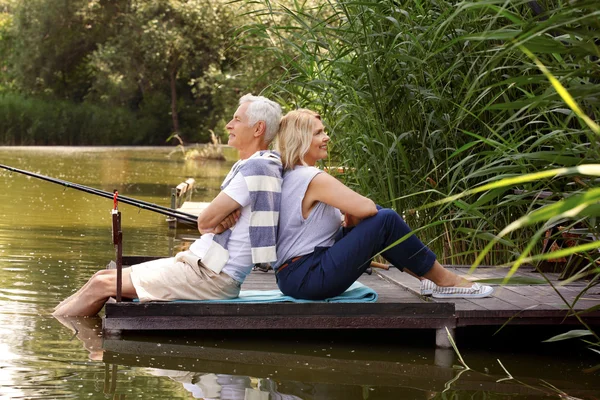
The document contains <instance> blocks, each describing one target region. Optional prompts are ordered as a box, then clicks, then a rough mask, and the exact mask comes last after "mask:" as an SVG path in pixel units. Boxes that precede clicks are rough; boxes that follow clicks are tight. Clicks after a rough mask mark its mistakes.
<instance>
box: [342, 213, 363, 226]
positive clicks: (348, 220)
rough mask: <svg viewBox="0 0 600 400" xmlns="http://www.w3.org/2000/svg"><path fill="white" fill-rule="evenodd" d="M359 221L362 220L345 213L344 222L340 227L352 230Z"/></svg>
mask: <svg viewBox="0 0 600 400" xmlns="http://www.w3.org/2000/svg"><path fill="white" fill-rule="evenodd" d="M360 221H362V219H360V218H358V217H355V216H354V215H352V214H348V213H345V214H344V220H343V221H342V226H343V227H344V228H352V227H353V226H356V225H358V223H359V222H360Z"/></svg>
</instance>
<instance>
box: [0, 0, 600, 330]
mask: <svg viewBox="0 0 600 400" xmlns="http://www.w3.org/2000/svg"><path fill="white" fill-rule="evenodd" d="M599 16H600V3H599V2H598V1H597V0H577V1H566V0H563V1H559V0H546V1H523V0H510V1H505V0H489V1H485V2H482V1H461V2H455V1H450V0H436V1H428V2H420V1H397V0H366V1H351V0H307V1H302V2H297V1H292V0H289V1H280V2H272V1H269V0H261V1H250V0H234V1H231V2H219V1H216V0H212V1H203V2H200V1H183V0H151V1H129V0H128V1H125V0H122V1H121V0H118V1H116V2H111V5H110V6H109V5H101V4H100V3H97V2H93V3H89V2H85V1H82V0H77V1H72V2H68V3H60V4H59V3H56V2H52V1H51V0H36V1H28V2H26V1H20V0H0V144H70V145H86V144H87V145H89V144H128V145H133V144H139V145H142V144H145V145H148V144H152V145H157V144H164V143H165V140H166V139H167V138H169V137H173V134H174V133H175V134H177V135H178V137H180V138H181V140H182V141H185V142H186V143H188V142H208V141H209V135H210V132H211V130H212V131H214V132H215V137H216V138H217V139H218V138H219V137H222V138H224V137H225V136H224V135H225V130H224V126H225V121H226V120H227V117H228V112H229V111H230V110H231V109H233V108H234V105H235V102H236V101H237V98H238V97H239V95H240V94H243V93H246V92H254V93H262V94H265V95H267V96H270V97H271V98H273V99H274V100H277V101H279V102H280V103H281V104H282V105H284V108H286V109H287V110H290V109H294V108H297V107H306V108H311V109H314V110H316V111H318V112H319V113H321V114H322V116H323V120H324V122H325V124H326V126H327V129H328V132H329V133H330V134H331V136H332V143H333V144H332V146H331V152H332V158H331V161H330V165H335V166H343V167H346V170H345V173H344V174H342V175H340V178H341V179H343V180H344V181H345V182H346V183H347V184H349V185H350V186H352V187H353V188H355V189H356V190H358V191H359V192H360V193H362V194H364V195H366V196H368V197H370V198H372V199H373V200H375V201H376V202H377V203H379V204H381V205H382V206H386V207H391V208H394V209H396V210H398V211H399V212H400V213H401V214H402V215H403V216H404V218H405V219H406V221H407V223H408V224H409V225H411V226H412V227H415V228H416V229H415V233H416V234H418V235H419V237H420V238H422V239H424V242H425V243H426V244H428V245H429V246H430V247H431V248H432V250H434V252H435V253H436V254H438V256H439V258H440V261H441V262H443V263H448V264H470V265H473V266H474V267H476V266H477V265H479V264H487V265H501V266H505V267H506V269H507V274H508V275H510V274H511V271H514V270H516V269H517V268H518V267H519V266H520V265H524V264H531V265H534V266H537V267H538V268H539V270H540V271H541V272H543V271H545V270H549V269H552V270H554V269H562V270H564V271H565V273H564V278H565V279H585V280H586V282H589V284H588V286H587V288H586V289H585V290H584V291H583V292H582V293H581V296H584V295H585V293H586V291H587V290H590V289H592V288H594V287H596V285H597V284H598V283H599V281H600V252H599V251H598V248H600V224H599V220H598V218H599V217H600V205H599V201H600V162H599V160H600V127H599V125H598V124H599V120H598V119H599V118H600V97H599V96H598V93H600V61H599V60H600V18H599ZM58 21H61V22H58ZM170 143H172V144H176V143H177V142H173V141H170ZM188 150H189V149H188ZM595 338H596V340H599V341H600V339H599V338H598V337H595Z"/></svg>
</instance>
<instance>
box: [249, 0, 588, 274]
mask: <svg viewBox="0 0 600 400" xmlns="http://www.w3.org/2000/svg"><path fill="white" fill-rule="evenodd" d="M254 3H256V2H254ZM264 3H265V5H267V6H268V7H265V9H264V10H262V11H257V12H255V16H256V18H257V23H256V25H254V26H248V27H245V30H244V31H243V32H242V33H243V34H244V33H246V34H247V33H254V34H259V35H261V37H263V38H266V39H268V40H270V43H269V44H268V45H265V50H271V51H273V52H275V53H276V54H277V56H278V57H279V58H280V61H281V64H282V70H283V71H284V74H283V75H282V77H281V78H280V79H279V80H278V81H277V82H275V83H273V84H272V85H271V87H269V89H268V90H269V91H270V92H271V93H272V94H273V95H274V96H276V97H278V98H280V99H281V100H282V101H285V102H287V104H288V105H289V107H297V106H302V107H308V108H313V109H316V110H317V111H319V112H321V113H322V114H323V116H324V119H325V122H326V124H327V125H328V128H329V131H330V133H331V134H332V142H333V146H334V148H333V153H334V155H333V157H332V159H333V160H335V163H341V164H343V165H345V166H348V167H351V168H352V169H351V170H350V171H349V172H348V173H346V175H345V177H344V179H346V181H347V182H348V183H349V184H351V185H353V186H354V187H355V188H357V190H359V191H360V192H361V193H363V194H365V195H368V196H370V197H372V198H373V199H375V200H376V201H377V202H379V203H380V204H382V205H385V206H391V207H393V208H395V209H396V210H398V211H399V212H400V213H402V215H403V216H404V217H405V218H406V220H407V222H408V223H409V224H410V225H411V226H413V227H421V229H420V230H419V233H418V234H419V236H420V237H421V238H422V239H424V241H425V242H426V243H428V244H429V245H430V246H431V247H432V248H433V249H434V251H436V253H437V254H438V255H439V256H440V258H441V259H443V261H445V262H448V263H454V264H462V263H472V262H474V261H475V259H477V258H478V256H479V255H480V254H481V250H482V249H484V248H486V245H488V243H490V241H492V240H495V243H494V246H493V247H492V248H491V249H489V251H486V254H485V256H484V257H483V258H482V259H481V260H479V261H480V262H482V263H485V264H505V263H510V262H511V261H514V260H516V259H517V258H518V257H519V255H520V254H521V253H522V251H523V249H524V248H526V247H527V246H528V244H529V243H530V239H531V238H532V237H534V236H535V235H536V232H538V230H539V229H540V228H541V227H542V226H543V224H542V222H539V223H538V224H534V225H531V226H524V227H522V228H521V229H519V230H515V231H512V232H510V233H509V234H507V235H505V236H502V237H501V238H499V237H498V233H499V232H501V231H502V229H503V228H504V227H506V226H508V225H509V224H511V223H512V222H513V221H515V220H518V219H519V218H521V217H522V216H524V215H527V214H529V213H531V212H533V211H535V210H538V209H539V208H540V207H543V206H546V205H550V204H553V203H555V202H556V201H559V200H561V199H563V198H564V197H565V196H566V197H569V196H572V195H575V194H578V193H581V192H583V191H585V190H587V188H589V187H593V186H594V185H597V182H598V180H597V178H595V177H583V176H573V175H570V176H557V177H553V178H544V179H539V180H533V181H528V182H522V183H519V184H517V185H512V186H503V187H498V188H494V189H490V190H487V191H485V192H481V193H476V194H469V195H467V196H464V197H461V198H460V199H457V200H454V201H452V202H447V203H445V204H443V205H439V206H437V207H431V208H425V209H424V208H420V207H421V206H422V205H423V204H427V203H432V202H435V201H437V200H439V199H442V198H446V197H447V196H452V195H455V194H459V193H463V192H465V191H467V190H469V189H472V188H475V187H478V186H480V185H483V184H486V183H489V182H494V181H497V180H500V179H503V178H508V177H514V176H520V175H522V174H527V173H533V172H538V171H545V170H548V169H553V168H559V167H572V166H577V165H582V164H588V163H594V162H597V160H600V145H599V142H598V139H599V136H598V135H597V134H596V133H595V132H594V129H592V128H591V127H590V125H589V124H587V123H586V121H585V118H586V117H587V118H589V119H590V120H592V121H593V120H597V118H598V115H600V105H599V100H600V99H599V98H598V93H600V66H599V63H598V57H599V56H600V51H599V50H598V45H597V44H596V42H597V41H598V40H599V39H598V35H599V34H598V32H599V31H600V29H599V28H600V26H598V25H599V24H600V23H599V22H598V21H599V20H600V19H599V18H598V16H599V14H600V4H597V2H596V1H577V2H568V1H545V2H543V4H542V5H543V7H544V8H545V9H546V11H545V12H544V13H542V14H540V15H536V13H535V12H534V11H533V10H532V8H531V7H530V6H529V3H531V2H528V1H498V0H485V1H476V2H475V1H473V2H469V1H464V2H460V3H456V2H452V1H427V2H425V1H392V0H379V1H375V0H363V1H346V0H327V1H313V2H303V3H301V2H294V3H293V5H291V6H289V7H277V6H276V5H275V4H274V3H271V2H268V1H265V2H264ZM539 3H542V2H539ZM527 52H529V54H527ZM530 55H534V56H535V59H532V58H531V57H530ZM537 62H539V63H541V64H542V65H543V66H545V68H546V69H547V72H548V73H549V74H550V75H551V76H552V77H555V79H556V80H557V81H558V82H560V83H561V84H562V85H563V87H564V88H565V90H566V91H567V92H568V93H569V94H570V95H571V96H572V98H573V100H574V102H576V103H577V104H579V106H580V107H581V111H582V113H584V115H581V114H580V115H578V113H577V112H576V110H574V109H573V108H572V107H570V104H569V103H568V102H565V100H564V98H563V97H561V94H560V93H559V92H558V91H557V90H556V88H555V87H553V85H552V82H551V80H549V79H548V76H549V75H547V74H546V75H545V73H544V72H543V71H542V70H541V69H540V67H539V64H538V63H537ZM543 192H544V193H545V192H549V193H550V195H549V196H546V197H543V198H542V197H540V194H541V193H543ZM557 216H558V214H557ZM596 217H597V216H596V215H595V214H594V213H592V214H591V215H582V216H580V217H579V216H577V215H574V216H571V217H563V219H564V220H569V221H571V222H569V223H571V224H572V223H573V220H575V221H577V223H578V224H577V226H578V227H580V228H582V229H588V230H589V232H590V234H594V233H595V234H597V233H598V228H597V223H596ZM561 221H562V220H556V219H555V220H553V221H551V223H559V222H561ZM565 224H566V222H565ZM541 243H542V241H541V240H538V241H537V242H536V243H535V244H534V245H533V246H534V251H539V250H540V249H541ZM588 258H589V260H588V262H587V265H588V266H593V264H594V262H595V261H596V260H597V258H598V255H597V254H596V255H595V256H594V255H592V256H591V257H588Z"/></svg>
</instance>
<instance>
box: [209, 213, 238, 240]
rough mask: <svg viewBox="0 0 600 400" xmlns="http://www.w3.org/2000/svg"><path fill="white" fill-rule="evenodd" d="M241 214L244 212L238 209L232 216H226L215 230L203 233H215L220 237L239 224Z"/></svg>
mask: <svg viewBox="0 0 600 400" xmlns="http://www.w3.org/2000/svg"><path fill="white" fill-rule="evenodd" d="M241 214H242V211H241V210H240V209H239V208H238V209H237V210H234V211H233V212H232V213H231V214H229V215H228V216H226V217H225V218H224V219H223V221H221V222H219V224H218V225H217V226H215V228H214V229H211V230H210V231H204V232H202V233H214V234H216V235H218V234H219V233H223V232H225V231H226V230H227V229H229V228H231V227H232V226H234V225H235V224H236V223H237V221H238V220H239V219H240V215H241Z"/></svg>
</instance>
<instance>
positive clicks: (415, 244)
mask: <svg viewBox="0 0 600 400" xmlns="http://www.w3.org/2000/svg"><path fill="white" fill-rule="evenodd" d="M378 209H379V211H378V213H377V214H376V215H374V216H372V217H369V218H365V219H364V220H362V221H361V222H360V223H359V224H358V225H356V226H355V227H354V228H352V229H350V230H347V231H346V230H344V232H342V233H341V234H340V235H338V237H339V239H338V240H337V241H336V242H335V244H334V245H333V246H331V247H316V248H315V251H314V252H313V253H311V254H308V255H305V256H303V257H301V258H300V259H298V260H296V261H295V262H289V263H288V265H287V266H286V267H285V268H283V269H280V270H278V271H277V285H278V286H279V290H281V291H282V292H283V294H285V295H288V296H292V297H295V298H297V299H306V300H322V299H326V298H329V297H334V296H338V295H340V294H342V293H343V292H344V291H345V290H346V289H348V288H349V287H350V285H352V284H353V283H354V282H355V281H356V280H357V279H358V278H359V277H360V276H361V275H362V273H363V272H364V271H365V270H366V269H367V268H368V267H369V264H370V259H371V257H373V256H374V255H375V254H377V253H378V252H380V251H381V250H383V249H385V248H386V247H388V246H389V245H391V244H392V243H394V242H395V241H397V240H398V239H400V238H402V237H403V236H405V235H406V234H408V233H411V232H412V231H411V230H410V228H409V227H408V225H407V224H406V222H404V220H403V219H402V217H400V215H398V213H396V212H395V211H394V210H390V209H388V208H380V207H378ZM382 256H383V257H385V259H386V260H388V261H389V262H391V263H392V264H394V266H396V267H398V268H399V269H404V268H406V269H408V270H410V271H412V272H414V273H415V274H416V275H418V276H423V275H424V274H426V273H427V272H428V271H429V270H430V269H431V268H432V267H433V263H434V262H435V259H436V257H435V254H433V252H432V251H431V250H429V248H427V246H425V245H424V244H423V243H422V242H421V241H420V240H419V239H418V238H417V237H416V236H415V235H411V236H410V237H409V238H408V239H406V240H404V241H403V242H402V243H400V244H398V245H396V246H394V247H392V248H391V249H389V250H386V251H385V252H383V253H382Z"/></svg>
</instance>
